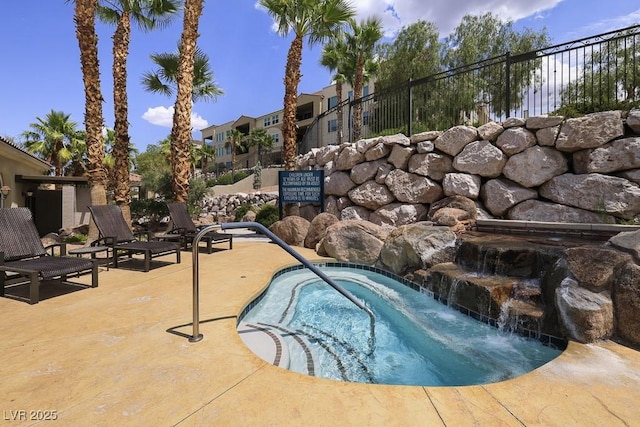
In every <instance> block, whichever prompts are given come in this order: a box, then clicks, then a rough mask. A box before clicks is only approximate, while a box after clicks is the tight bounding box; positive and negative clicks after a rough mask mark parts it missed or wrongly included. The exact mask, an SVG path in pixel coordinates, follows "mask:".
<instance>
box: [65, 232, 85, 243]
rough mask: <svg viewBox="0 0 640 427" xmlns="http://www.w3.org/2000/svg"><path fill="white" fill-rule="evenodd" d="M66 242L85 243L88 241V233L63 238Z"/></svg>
mask: <svg viewBox="0 0 640 427" xmlns="http://www.w3.org/2000/svg"><path fill="white" fill-rule="evenodd" d="M62 241H63V242H64V243H84V242H86V241H87V235H86V234H72V235H71V236H67V237H65V238H64V239H62Z"/></svg>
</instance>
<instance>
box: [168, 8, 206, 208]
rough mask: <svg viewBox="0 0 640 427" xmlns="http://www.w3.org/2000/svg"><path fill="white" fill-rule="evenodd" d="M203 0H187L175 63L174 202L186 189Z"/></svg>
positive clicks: (184, 199) (180, 199) (183, 196)
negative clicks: (176, 89) (194, 76)
mask: <svg viewBox="0 0 640 427" xmlns="http://www.w3.org/2000/svg"><path fill="white" fill-rule="evenodd" d="M203 6H204V0H186V1H185V3H184V22H183V28H182V36H181V39H180V62H179V64H178V76H177V77H178V78H177V85H178V95H177V99H176V105H175V110H174V114H173V128H172V129H171V169H172V172H173V192H174V194H175V199H176V201H177V202H184V203H186V202H187V200H188V193H189V174H190V170H191V168H190V165H189V163H190V161H189V160H190V155H191V148H190V145H191V103H192V89H193V68H194V57H195V53H196V43H197V41H198V35H199V34H198V24H199V21H200V15H201V14H202V9H203Z"/></svg>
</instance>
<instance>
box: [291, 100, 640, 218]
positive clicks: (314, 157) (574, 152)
mask: <svg viewBox="0 0 640 427" xmlns="http://www.w3.org/2000/svg"><path fill="white" fill-rule="evenodd" d="M297 166H298V169H324V171H325V196H326V200H325V206H326V210H327V212H330V213H333V214H334V215H336V216H337V217H338V218H340V219H342V220H347V219H364V220H368V221H370V222H373V223H375V224H379V225H383V226H393V227H396V226H400V225H404V224H409V223H414V222H417V221H421V220H423V219H425V218H426V215H427V212H428V208H429V206H430V205H431V204H432V203H434V202H436V201H438V200H440V199H442V198H444V197H447V196H454V195H458V196H464V197H467V198H470V199H472V200H474V201H476V203H477V204H478V208H479V212H480V213H481V216H485V217H489V218H491V217H493V218H506V219H514V220H529V221H552V222H578V223H615V222H622V221H630V220H634V219H637V218H638V216H639V215H640V110H632V111H631V112H629V113H624V112H621V111H608V112H602V113H594V114H590V115H587V116H584V117H580V118H571V119H566V120H565V119H564V118H563V117H560V116H549V117H547V116H544V117H530V118H528V119H521V118H510V119H507V120H506V121H505V122H503V123H502V124H499V123H495V122H490V123H487V124H485V125H482V126H480V127H478V128H476V127H471V126H456V127H453V128H451V129H449V130H447V131H444V132H439V131H431V132H424V133H420V134H415V135H412V136H411V137H410V138H409V137H406V136H405V135H402V134H398V135H392V136H384V137H377V138H369V139H363V140H360V141H357V142H355V143H346V144H342V145H339V146H338V145H330V146H326V147H322V148H317V149H312V150H311V151H310V152H309V153H307V154H305V155H303V156H300V157H299V158H298V161H297Z"/></svg>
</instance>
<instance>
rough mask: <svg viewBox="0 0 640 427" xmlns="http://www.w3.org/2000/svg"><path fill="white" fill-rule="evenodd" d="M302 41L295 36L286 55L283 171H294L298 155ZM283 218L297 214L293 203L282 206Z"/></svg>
mask: <svg viewBox="0 0 640 427" xmlns="http://www.w3.org/2000/svg"><path fill="white" fill-rule="evenodd" d="M302 46H303V39H302V37H299V36H297V35H296V37H295V39H293V41H292V42H291V46H290V47H289V52H288V53H287V66H286V69H285V73H284V111H283V113H282V114H283V116H284V120H283V123H282V140H283V148H284V169H285V170H288V171H293V170H296V156H297V155H298V132H297V130H296V129H297V127H298V126H297V124H296V122H297V120H296V109H297V107H298V95H297V91H298V84H299V83H300V64H301V63H302ZM283 208H284V209H283V210H284V215H285V216H293V215H297V214H298V213H299V207H298V205H297V204H294V203H287V204H286V205H285V206H283Z"/></svg>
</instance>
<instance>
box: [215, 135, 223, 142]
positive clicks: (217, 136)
mask: <svg viewBox="0 0 640 427" xmlns="http://www.w3.org/2000/svg"><path fill="white" fill-rule="evenodd" d="M222 141H224V134H223V133H217V134H216V142H222Z"/></svg>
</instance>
